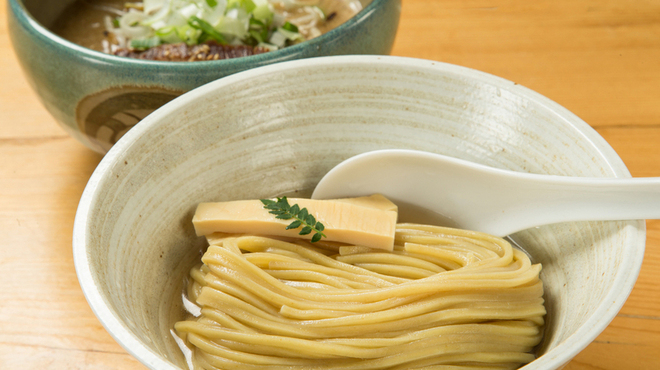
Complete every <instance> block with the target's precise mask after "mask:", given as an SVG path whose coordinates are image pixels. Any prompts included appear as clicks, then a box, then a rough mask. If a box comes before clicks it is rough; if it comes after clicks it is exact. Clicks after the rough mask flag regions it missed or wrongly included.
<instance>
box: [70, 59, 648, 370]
mask: <svg viewBox="0 0 660 370" xmlns="http://www.w3.org/2000/svg"><path fill="white" fill-rule="evenodd" d="M376 63H377V64H379V65H382V66H389V67H392V68H408V69H410V68H414V69H421V70H426V71H431V72H436V73H437V72H443V73H451V74H454V75H458V76H461V77H464V78H467V79H478V80H480V81H481V82H484V83H487V84H490V85H493V86H495V87H498V88H500V89H503V90H506V91H509V92H511V93H514V94H516V95H519V96H521V97H524V98H526V99H529V100H532V101H535V102H536V103H538V104H540V105H542V106H545V107H546V108H548V109H549V110H551V111H553V112H555V113H556V114H557V115H558V116H560V117H561V118H562V119H564V120H565V121H566V122H567V123H568V124H569V125H571V126H573V127H574V128H575V129H576V130H577V132H579V134H580V135H582V137H583V138H584V140H585V142H590V143H591V144H592V145H593V147H594V148H596V149H597V150H598V152H599V154H600V156H601V158H603V159H605V160H606V161H607V164H608V166H609V170H611V171H612V173H613V174H614V177H630V172H629V171H628V169H627V167H626V166H625V164H624V163H623V160H622V159H621V158H620V157H619V156H618V154H617V153H616V152H615V151H614V149H613V148H612V147H611V146H610V145H609V143H607V141H605V139H604V138H603V137H602V136H600V135H599V134H598V133H597V132H596V131H595V130H594V129H593V128H592V127H591V126H590V125H588V124H587V123H586V122H584V121H583V120H582V119H580V118H579V117H578V116H576V115H575V114H573V113H572V112H570V111H569V110H568V109H566V108H564V107H563V106H561V105H559V104H558V103H556V102H554V101H553V100H551V99H549V98H547V97H545V96H543V95H541V94H539V93H537V92H535V91H533V90H530V89H528V88H526V87H524V86H522V85H519V84H517V83H514V82H512V81H509V80H506V79H504V78H501V77H498V76H495V75H492V74H489V73H486V72H482V71H478V70H475V69H472V68H468V67H463V66H458V65H453V64H448V63H444V62H438V61H431V60H425V59H419V58H410V57H400V56H375V55H344V56H327V57H315V58H308V59H302V60H293V61H286V62H282V63H277V64H271V65H267V66H262V67H257V68H254V69H250V70H246V71H243V72H239V73H236V74H233V75H230V76H227V77H224V78H221V79H218V80H216V81H213V82H210V83H207V84H205V85H202V86H200V87H198V88H196V89H194V90H191V91H189V92H187V93H185V94H183V95H181V96H179V97H177V98H175V99H174V100H172V101H170V102H169V103H167V104H165V105H164V106H162V107H161V108H159V109H157V110H156V111H154V112H153V113H152V114H150V115H149V116H147V117H146V118H145V119H144V120H142V121H141V122H140V124H138V125H136V126H135V127H133V128H132V129H131V130H129V131H128V132H127V134H126V135H124V137H122V138H121V139H120V140H119V141H118V142H117V143H116V144H115V145H114V146H113V147H112V148H111V149H110V151H109V152H108V153H107V154H106V155H105V156H104V158H102V160H101V162H100V163H99V165H98V167H97V168H96V169H95V171H94V172H93V173H92V176H91V177H90V180H89V182H88V184H87V186H86V187H85V189H84V191H83V194H82V196H81V199H80V203H79V206H78V209H77V212H76V216H75V220H74V228H73V257H74V265H75V269H76V273H77V275H78V279H79V282H80V285H81V288H82V290H83V293H84V295H85V297H86V299H87V301H88V303H89V305H90V307H91V308H92V311H93V312H94V314H95V315H96V316H97V318H98V319H99V321H100V322H101V323H102V324H103V326H104V327H105V329H106V330H107V331H108V333H110V335H111V336H112V337H113V338H114V339H115V340H116V341H117V342H118V343H119V344H120V345H121V346H122V347H123V348H124V349H125V350H126V351H127V352H129V353H130V354H131V355H133V356H134V357H135V358H136V359H138V360H139V361H141V362H142V363H143V364H144V365H146V366H149V367H150V368H153V369H172V370H175V369H178V368H177V367H174V366H172V365H171V364H169V363H168V362H166V361H165V360H163V359H162V358H161V357H160V356H159V355H157V354H156V353H154V352H153V351H152V350H151V349H149V348H148V347H147V346H145V345H144V344H142V343H141V342H140V341H139V340H138V339H137V337H135V336H134V335H133V334H131V333H130V331H128V330H127V329H126V327H125V326H124V324H123V323H122V321H121V319H120V318H119V317H117V316H115V315H114V313H113V312H112V310H110V308H108V307H107V306H106V304H105V301H104V299H103V296H102V295H101V293H100V291H99V289H98V286H97V284H96V282H95V278H94V277H93V275H92V271H91V266H90V264H89V261H88V259H87V257H88V256H87V253H86V240H87V234H88V230H87V226H88V217H89V216H90V212H91V210H92V209H94V207H93V205H94V201H95V198H96V192H97V190H98V188H99V186H100V184H101V183H102V182H103V181H104V180H105V179H106V178H107V177H108V178H109V176H110V175H109V171H111V170H112V168H113V166H114V164H115V163H121V162H123V161H124V155H125V153H126V152H127V150H128V149H130V147H131V146H132V145H138V144H136V142H139V141H140V138H141V137H143V136H145V135H146V133H148V131H149V130H150V128H151V127H152V126H155V125H157V124H158V122H159V120H161V119H163V118H165V117H167V116H168V115H170V114H171V113H172V112H174V111H175V110H177V109H179V108H180V107H182V106H186V105H187V104H188V103H190V102H192V101H194V100H197V99H198V98H199V97H200V96H208V94H209V93H210V92H212V91H214V90H217V89H220V88H222V87H224V86H227V85H231V84H233V83H236V82H239V81H242V80H247V79H258V78H259V77H260V76H266V75H269V74H277V73H279V72H283V71H287V70H300V69H301V68H319V67H323V66H325V67H332V66H335V67H336V66H342V67H346V66H347V65H349V64H354V65H355V64H358V65H367V66H373V65H374V64H376ZM625 227H626V228H629V229H630V234H631V236H632V237H631V238H630V240H628V241H627V243H626V245H625V246H624V248H627V249H629V250H630V252H631V253H625V254H624V257H623V258H622V259H621V260H620V265H621V266H625V267H627V268H626V269H625V270H626V271H627V273H625V274H624V273H618V274H617V276H616V277H615V279H614V281H613V283H612V289H610V291H609V292H608V294H607V295H606V296H605V297H604V298H603V300H602V302H601V304H600V305H599V306H597V308H596V309H595V310H594V311H593V312H592V313H591V315H590V317H589V318H588V319H587V320H586V321H585V323H584V324H583V325H582V326H581V327H579V328H578V330H577V331H576V332H574V333H573V334H572V335H571V336H570V337H568V338H567V339H566V340H564V341H562V342H561V343H559V344H558V345H557V346H556V347H555V348H553V349H552V350H550V351H549V352H547V353H545V354H543V356H541V357H539V358H537V359H536V360H534V361H533V362H532V363H530V364H528V365H526V366H524V367H522V368H521V369H526V370H530V369H557V368H560V367H562V366H563V365H565V364H566V363H567V362H569V361H570V360H571V359H572V358H573V357H575V356H576V355H577V354H578V353H579V352H580V351H582V350H583V349H584V348H585V347H587V345H589V344H590V343H591V342H592V341H593V340H594V339H595V338H596V337H597V336H598V335H599V334H600V333H601V332H602V331H603V330H604V329H605V328H606V327H607V326H608V325H609V323H610V322H611V321H612V320H613V319H614V317H615V316H616V314H617V313H618V312H619V310H620V309H621V307H622V306H623V304H624V303H625V301H626V300H627V298H628V296H629V295H630V293H631V291H632V288H633V286H634V285H635V282H636V280H637V276H638V274H639V271H640V269H641V265H642V260H643V257H644V249H645V242H646V226H645V222H644V220H636V221H629V222H628V224H627V225H626V226H625ZM623 270H624V268H623V267H622V268H621V269H620V271H623Z"/></svg>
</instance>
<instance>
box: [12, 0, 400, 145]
mask: <svg viewBox="0 0 660 370" xmlns="http://www.w3.org/2000/svg"><path fill="white" fill-rule="evenodd" d="M367 1H368V0H367ZM72 2H73V0H65V1H52V0H8V2H7V4H8V7H9V9H8V12H7V13H8V24H9V34H10V37H11V40H12V43H13V46H14V49H15V51H16V55H17V56H18V59H19V61H20V63H21V65H22V67H23V70H24V72H25V75H26V77H27V79H28V81H29V82H30V84H31V85H32V87H33V88H34V90H35V91H36V92H37V94H38V96H39V97H40V99H41V101H42V102H43V104H44V105H45V106H46V108H47V109H48V111H49V112H50V113H51V114H52V115H53V116H54V117H55V119H56V120H57V122H58V123H60V124H61V125H62V127H64V129H65V130H66V131H67V132H68V133H69V134H71V135H72V136H73V137H75V138H76V139H78V140H80V141H81V142H82V143H83V144H85V145H87V146H88V147H89V148H91V149H93V150H95V151H98V152H100V153H105V152H106V151H107V150H109V148H110V147H111V146H112V145H113V144H114V143H115V142H116V141H117V140H118V139H119V138H120V137H121V136H122V135H123V134H124V133H125V132H126V131H127V130H128V129H130V128H131V127H132V126H133V125H135V124H136V123H137V122H139V121H140V119H141V118H143V117H145V116H146V115H148V114H149V113H151V112H152V111H153V110H155V109H156V108H158V107H160V106H161V105H163V104H164V103H166V102H168V101H170V100H172V99H173V98H175V97H177V96H179V95H181V94H182V93H184V92H186V91H189V90H191V89H193V88H195V87H198V86H200V85H204V84H206V83H208V82H210V81H213V80H216V79H218V78H221V77H224V76H227V75H230V74H233V73H236V72H240V71H243V70H247V69H251V68H254V67H259V66H263V65H267V64H272V63H277V62H282V61H286V60H293V59H302V58H309V57H317V56H327V55H350V54H377V55H387V54H389V53H390V51H391V49H392V45H393V43H394V37H395V34H396V30H397V27H398V23H399V16H400V12H401V0H372V1H371V2H370V3H369V4H368V5H366V6H365V7H364V9H363V10H362V11H361V12H360V13H359V14H357V15H356V16H355V17H353V18H351V19H350V20H348V21H347V22H346V23H344V24H342V25H341V26H339V27H338V28H335V29H333V30H332V31H330V32H328V33H326V34H324V35H321V36H319V37H317V38H314V39H312V40H310V41H306V42H303V43H300V44H297V45H294V46H290V47H288V48H284V49H280V50H277V51H273V52H269V53H265V54H259V55H254V56H249V57H244V58H237V59H227V60H217V61H206V62H194V63H189V62H154V61H144V60H136V59H129V58H123V57H117V56H113V55H108V54H104V53H100V52H97V51H94V50H91V49H87V48H84V47H81V46H78V45H76V44H73V43H71V42H69V41H67V40H64V39H63V38H61V37H59V36H57V35H55V34H53V33H52V32H50V31H49V30H48V27H49V26H50V25H51V24H52V22H53V21H54V20H55V18H56V17H57V16H58V15H59V14H60V12H61V11H62V10H63V9H64V8H66V7H67V6H68V5H69V4H70V3H72ZM282 83H286V81H282Z"/></svg>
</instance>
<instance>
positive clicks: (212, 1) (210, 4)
mask: <svg viewBox="0 0 660 370" xmlns="http://www.w3.org/2000/svg"><path fill="white" fill-rule="evenodd" d="M206 3H207V4H209V6H210V7H211V8H215V6H216V5H218V2H217V1H215V0H206Z"/></svg>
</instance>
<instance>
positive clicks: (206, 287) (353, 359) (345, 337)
mask: <svg viewBox="0 0 660 370" xmlns="http://www.w3.org/2000/svg"><path fill="white" fill-rule="evenodd" d="M209 241H210V243H211V245H210V247H209V248H208V250H207V252H206V253H205V254H204V256H203V257H202V262H203V264H201V265H199V266H197V267H195V268H193V269H192V271H191V273H190V283H189V285H188V290H187V296H188V299H190V300H191V301H192V302H194V303H196V304H197V305H198V306H199V307H200V308H201V311H200V312H197V313H196V314H197V316H196V317H195V316H193V315H191V317H190V318H189V319H187V320H185V321H180V322H177V323H176V325H175V329H176V332H177V334H178V335H179V336H180V337H181V338H182V339H183V341H184V342H185V343H186V345H187V346H188V347H189V348H190V350H191V353H192V355H191V357H192V359H191V360H192V363H193V364H194V366H195V368H199V369H447V370H449V369H453V370H458V369H489V370H492V369H515V368H518V367H520V366H521V365H523V364H525V363H528V362H530V361H532V360H533V359H534V355H533V354H532V353H530V352H531V351H532V350H533V348H534V347H535V346H536V345H537V344H538V343H539V342H540V340H541V337H542V328H543V317H544V315H545V312H546V311H545V308H544V306H543V285H542V283H541V280H539V272H540V270H541V266H540V265H538V264H534V265H533V264H531V262H530V260H529V258H528V257H527V256H526V255H525V254H524V253H523V252H521V251H518V250H516V249H513V248H512V247H511V245H510V244H509V243H508V242H507V241H505V240H504V239H501V238H496V237H493V236H490V235H487V234H483V233H476V232H471V231H465V230H458V229H450V228H442V227H436V226H426V225H417V224H399V225H397V230H396V242H395V247H394V251H393V252H388V251H382V250H375V249H368V248H365V247H359V246H345V245H340V244H337V243H331V242H323V241H321V242H317V243H314V244H311V243H309V242H307V241H302V240H293V241H289V242H287V241H282V240H276V239H271V238H266V237H257V236H231V235H219V236H218V235H216V236H215V237H210V238H209Z"/></svg>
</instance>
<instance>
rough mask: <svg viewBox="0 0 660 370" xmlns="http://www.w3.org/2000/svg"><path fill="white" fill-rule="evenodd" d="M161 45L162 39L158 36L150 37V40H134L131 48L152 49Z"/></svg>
mask: <svg viewBox="0 0 660 370" xmlns="http://www.w3.org/2000/svg"><path fill="white" fill-rule="evenodd" d="M158 45H160V38H159V37H158V36H154V37H150V38H148V39H132V40H131V48H133V49H141V50H144V49H150V48H153V47H156V46H158Z"/></svg>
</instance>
